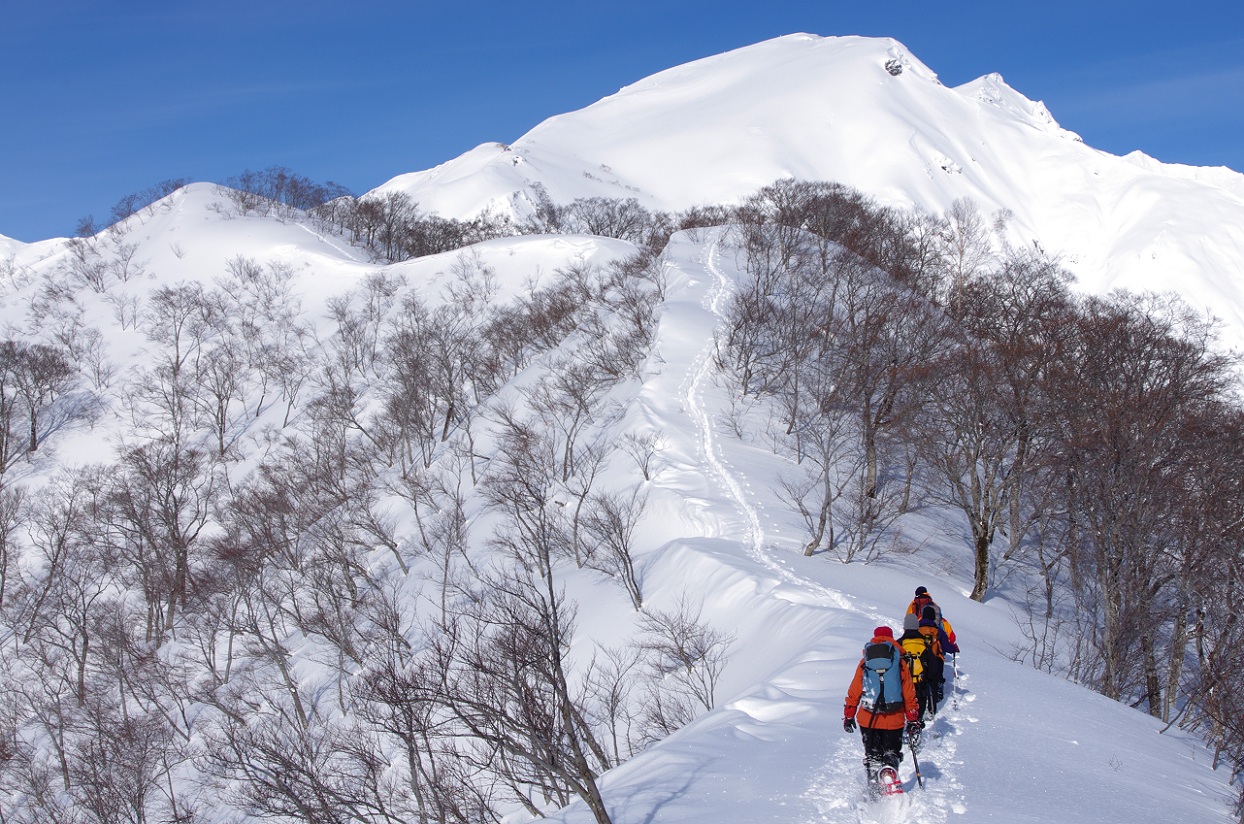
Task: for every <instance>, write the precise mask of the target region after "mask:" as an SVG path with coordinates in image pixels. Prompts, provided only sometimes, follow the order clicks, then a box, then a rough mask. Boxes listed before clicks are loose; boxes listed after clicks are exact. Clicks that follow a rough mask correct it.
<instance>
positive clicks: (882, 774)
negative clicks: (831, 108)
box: [877, 767, 903, 795]
mask: <svg viewBox="0 0 1244 824" xmlns="http://www.w3.org/2000/svg"><path fill="white" fill-rule="evenodd" d="M902 792H903V785H902V783H901V782H900V781H899V780H898V770H896V769H894V768H893V767H882V768H881V770H880V771H879V772H878V773H877V794H878V795H899V794H900V793H902Z"/></svg>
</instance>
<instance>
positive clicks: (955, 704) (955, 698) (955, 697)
mask: <svg viewBox="0 0 1244 824" xmlns="http://www.w3.org/2000/svg"><path fill="white" fill-rule="evenodd" d="M953 667H954V678H955V691H954V693H953V694H952V695H951V699H950V707H951V709H956V710H957V709H959V653H957V652H956V653H955V658H954V662H953Z"/></svg>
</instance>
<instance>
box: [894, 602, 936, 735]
mask: <svg viewBox="0 0 1244 824" xmlns="http://www.w3.org/2000/svg"><path fill="white" fill-rule="evenodd" d="M898 645H899V646H900V647H902V648H903V658H904V659H905V660H906V661H907V668H908V670H910V672H911V680H912V682H913V683H914V684H915V685H916V702H917V703H918V704H919V705H920V721H921V722H923V723H928V719H929V717H930V716H933V715H935V714H936V713H937V702H936V701H935V700H933V699H934V698H935V697H936V696H937V690H936V689H935V688H934V686H933V683H934V679H940V678H941V677H942V676H943V674H944V667H943V664H942V650H941V643H940V640H939V639H938V637H937V635H936V634H929V633H925V632H922V631H921V630H920V619H919V618H918V617H917V616H915V615H912V614H911V613H908V614H907V616H906V617H904V619H903V634H902V635H900V636H899V638H898Z"/></svg>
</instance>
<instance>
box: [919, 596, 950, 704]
mask: <svg viewBox="0 0 1244 824" xmlns="http://www.w3.org/2000/svg"><path fill="white" fill-rule="evenodd" d="M907 613H908V615H915V616H916V617H917V618H919V619H920V631H921V632H922V633H925V634H927V635H929V636H930V637H936V638H937V639H938V647H939V650H938V655H937V660H936V661H935V662H934V669H935V670H936V672H935V673H934V674H933V675H932V676H931V677H930V678H929V686H930V693H931V696H932V703H933V707H934V710H935V711H936V708H937V705H938V704H940V703H941V702H942V699H943V698H945V696H946V656H947V655H957V654H958V653H959V645H958V643H957V642H956V640H955V630H954V628H953V627H952V626H951V625H950V622H949V621H947V620H946V616H944V615H942V608H941V607H940V606H938V605H937V603H936V602H935V601H934V600H933V596H932V595H930V594H929V590H928V589H927V588H925V587H916V597H914V598H913V599H912V601H911V604H909V605H908V607H907Z"/></svg>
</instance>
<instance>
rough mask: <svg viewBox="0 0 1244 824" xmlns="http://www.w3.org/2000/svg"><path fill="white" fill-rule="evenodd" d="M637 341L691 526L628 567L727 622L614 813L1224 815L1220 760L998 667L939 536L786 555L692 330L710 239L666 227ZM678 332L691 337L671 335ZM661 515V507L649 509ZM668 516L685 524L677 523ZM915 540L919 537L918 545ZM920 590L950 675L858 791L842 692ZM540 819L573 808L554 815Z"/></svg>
mask: <svg viewBox="0 0 1244 824" xmlns="http://www.w3.org/2000/svg"><path fill="white" fill-rule="evenodd" d="M667 256H668V260H669V266H670V270H671V272H670V275H671V277H670V289H669V294H668V299H667V301H666V303H665V312H664V315H663V317H662V320H661V332H660V337H659V340H658V344H657V351H658V352H659V353H660V356H661V359H662V360H663V361H664V362H665V363H666V364H667V365H666V367H665V368H664V369H663V370H662V372H661V374H660V375H657V376H654V377H653V378H651V379H650V380H649V381H647V383H646V384H645V386H644V389H643V391H642V393H641V396H642V398H643V399H644V405H645V407H646V409H647V411H648V412H649V414H650V416H651V418H652V419H653V420H655V421H658V422H659V423H661V425H662V427H663V431H664V432H665V433H666V435H667V437H668V439H669V441H668V446H667V449H666V450H665V451H664V452H663V454H666V455H673V456H677V457H676V458H674V459H673V462H672V464H671V465H669V466H666V467H664V468H663V469H662V471H661V473H660V474H659V475H658V477H657V478H656V479H654V484H655V486H656V487H657V490H659V492H658V493H656V494H658V495H659V497H661V498H662V499H664V500H666V501H667V505H668V506H669V507H670V509H671V510H673V511H678V512H681V513H683V514H684V516H686V515H687V513H688V512H694V513H695V514H694V522H695V524H696V525H697V527H698V529H697V530H696V532H697V533H698V534H693V533H691V532H690V531H687V532H685V533H682V534H678V533H675V532H674V531H673V530H672V529H671V530H668V533H669V534H666V535H663V536H661V537H662V540H663V541H664V543H663V544H662V545H661V546H660V548H659V549H658V550H657V551H656V552H655V553H654V557H653V558H652V559H651V566H650V567H649V569H648V572H647V574H648V575H649V576H650V577H651V578H652V579H654V580H655V581H656V582H658V583H657V586H656V588H655V591H654V592H653V593H652V596H653V600H654V602H658V603H659V602H660V601H661V600H662V599H669V598H672V597H676V593H675V592H671V590H677V589H678V588H679V587H682V586H686V587H688V588H694V589H695V590H696V592H697V594H698V595H700V596H702V597H704V598H705V599H706V606H705V611H706V614H710V615H712V616H713V618H714V620H715V621H716V622H720V623H721V624H723V625H726V626H731V627H733V628H734V629H735V631H736V632H737V633H738V638H739V640H738V642H737V643H736V645H735V650H734V657H733V658H732V661H731V664H730V668H729V671H728V678H727V684H726V685H725V689H723V690H722V691H721V693H722V694H724V695H725V696H726V700H724V701H723V702H722V704H721V706H719V708H718V709H716V710H714V711H713V712H710V713H709V714H707V715H706V716H704V717H702V718H700V719H699V720H698V721H696V722H695V723H693V724H692V725H690V726H688V727H686V728H685V729H683V730H681V731H680V732H678V733H676V734H675V735H673V736H671V737H670V738H669V739H667V740H665V741H663V742H661V743H659V744H658V745H656V746H654V747H652V748H651V749H650V750H649V751H647V752H644V753H642V754H640V755H639V756H637V757H636V758H634V759H633V760H631V761H630V762H628V763H626V764H624V765H623V766H621V767H619V768H617V769H615V770H614V771H613V772H611V773H610V774H609V775H607V776H606V778H605V788H606V799H607V800H608V801H610V802H611V804H612V805H613V806H612V811H613V814H614V818H615V821H618V822H628V823H629V822H661V824H681V823H682V822H688V823H689V822H748V823H749V824H769V822H772V823H773V824H778V822H782V823H783V824H789V822H799V824H814V823H819V822H857V821H858V822H873V821H877V822H921V824H931V823H934V822H959V823H961V824H976V822H990V821H1006V822H1050V821H1093V822H1119V824H1123V822H1154V824H1157V822H1176V821H1178V822H1185V821H1186V822H1192V821H1197V822H1213V821H1222V822H1226V821H1228V820H1230V816H1229V814H1228V804H1229V801H1230V797H1231V791H1230V789H1229V787H1228V785H1227V784H1228V781H1229V778H1230V777H1229V775H1227V773H1226V771H1219V772H1217V773H1215V772H1213V771H1212V770H1211V769H1210V754H1209V753H1208V752H1206V751H1205V749H1204V748H1203V747H1202V746H1201V745H1200V744H1198V743H1197V742H1196V741H1194V740H1189V739H1188V738H1187V737H1186V736H1184V735H1182V734H1180V733H1179V732H1177V731H1174V730H1172V731H1166V732H1161V726H1162V725H1161V724H1160V723H1159V722H1157V721H1155V720H1153V719H1152V718H1149V717H1148V716H1145V715H1142V714H1141V713H1138V712H1136V711H1134V710H1131V709H1129V708H1127V707H1124V706H1122V705H1119V704H1116V703H1114V702H1111V701H1109V700H1107V699H1105V698H1102V697H1101V696H1099V695H1096V694H1093V693H1089V692H1086V691H1085V690H1083V689H1081V688H1079V687H1076V686H1074V685H1071V684H1069V683H1067V682H1065V681H1063V680H1061V679H1059V678H1056V677H1054V676H1050V675H1046V674H1044V673H1040V672H1037V671H1035V670H1033V669H1031V668H1029V667H1026V666H1024V665H1023V664H1020V663H1016V662H1015V661H1013V660H1011V652H1012V650H1013V649H1015V648H1016V646H1017V645H1018V643H1019V641H1020V638H1019V632H1018V629H1017V626H1016V624H1015V623H1014V621H1013V620H1012V618H1011V614H1010V608H1009V607H1008V605H1007V604H1006V602H1005V600H1004V599H991V600H990V602H988V603H987V604H978V603H975V602H973V601H970V600H968V599H967V598H966V597H965V595H966V593H967V592H968V590H969V589H970V568H969V558H968V554H967V552H966V549H962V548H961V549H959V550H958V551H957V554H958V556H959V558H958V561H956V560H955V558H956V549H955V548H954V545H953V544H949V543H947V541H946V538H945V537H944V536H942V537H939V536H938V535H936V534H932V533H931V534H928V535H923V536H913V540H916V541H918V542H925V543H927V544H932V545H933V547H932V549H933V550H934V554H936V550H938V549H940V550H941V551H943V552H945V558H946V561H945V563H944V564H943V565H941V567H940V568H938V569H936V570H935V569H932V568H931V566H932V565H931V563H930V559H929V557H928V556H927V555H924V554H920V555H917V556H914V557H912V558H906V559H902V560H887V561H886V562H884V563H878V564H870V565H862V564H851V565H845V566H844V565H841V564H838V563H836V562H834V561H827V560H826V559H824V558H805V557H803V556H802V555H801V554H800V552H799V551H798V539H797V536H798V534H799V533H798V532H797V527H796V525H795V524H794V521H793V518H792V517H791V516H789V515H788V514H787V513H786V512H785V507H784V506H783V505H782V504H781V503H780V502H779V501H778V500H777V499H776V497H775V495H774V491H773V484H772V482H773V477H774V475H775V473H776V472H777V470H778V467H777V466H776V465H775V461H774V459H773V458H772V456H771V455H769V454H768V453H767V451H766V450H764V449H762V448H755V447H751V446H748V445H746V444H744V443H743V442H740V441H739V440H738V439H736V438H733V437H731V436H728V435H726V433H725V431H724V428H723V427H722V425H721V423H720V422H721V420H722V418H723V415H724V411H725V408H726V406H727V405H728V403H729V398H728V397H726V396H725V395H724V394H723V392H722V391H721V390H720V389H719V388H718V387H717V386H716V385H715V384H714V382H713V380H712V377H711V370H710V368H709V365H708V364H709V361H708V360H707V355H708V353H709V345H708V344H707V343H705V340H706V339H705V338H704V337H701V335H700V332H701V331H708V330H710V329H711V328H712V327H713V326H715V324H716V323H717V322H718V319H719V316H718V312H719V311H720V307H721V306H722V305H724V304H723V296H724V295H725V294H726V293H727V292H728V290H730V289H731V288H732V286H733V284H734V282H735V280H736V278H737V277H739V276H740V275H739V273H738V270H737V268H736V266H735V265H734V261H733V257H732V255H730V254H729V253H728V250H727V249H725V248H724V247H723V245H722V244H721V243H720V241H719V240H708V241H707V242H704V243H695V242H692V241H691V239H690V238H688V237H687V236H686V235H681V236H678V237H677V238H676V240H675V242H674V243H673V244H672V245H671V249H670V250H669V251H668V253H667ZM690 330H694V331H690ZM668 520H669V519H667V521H668ZM682 520H683V521H686V520H688V517H684V518H683V519H682ZM926 548H929V547H926ZM918 585H925V586H927V587H928V588H929V590H930V591H931V592H932V593H933V594H934V596H935V597H936V598H937V600H938V602H939V603H940V604H941V605H942V606H943V609H944V611H945V614H946V615H947V617H949V618H951V619H952V620H953V622H954V624H955V629H956V632H957V634H958V636H959V639H960V645H961V647H962V653H961V656H960V659H961V664H960V678H959V681H958V683H957V684H956V686H955V689H954V691H953V692H948V696H949V697H948V699H947V702H946V705H945V707H944V710H943V712H942V713H940V714H939V716H938V717H937V719H936V721H935V722H934V724H933V725H932V726H931V728H930V733H929V735H930V740H929V741H928V742H927V743H926V745H925V746H924V748H923V751H922V752H921V753H920V754H919V762H920V769H921V773H922V776H923V780H924V787H923V788H920V787H918V786H917V784H916V779H915V772H914V769H913V767H912V763H911V756H910V755H908V756H907V757H906V758H905V760H904V764H903V766H902V769H901V770H900V777H901V778H902V780H903V783H904V787H905V789H906V790H907V795H906V796H905V797H904V798H903V799H901V800H894V801H891V800H885V801H881V802H871V803H870V802H865V801H864V800H862V798H861V796H862V792H863V768H862V766H861V763H860V759H861V758H862V755H863V750H862V747H861V745H860V742H859V737H858V735H857V734H852V735H848V734H846V733H844V732H843V730H842V725H841V722H842V705H843V699H844V696H845V695H846V687H847V684H848V683H849V682H850V679H851V675H852V671H853V669H854V667H855V665H856V663H857V662H858V660H859V650H860V647H861V646H862V645H863V643H864V642H865V641H867V640H868V638H870V637H871V631H872V629H873V628H874V627H875V626H877V625H879V624H886V625H889V626H891V627H893V628H895V630H896V633H897V631H899V630H901V627H902V615H903V611H904V610H905V608H906V605H907V602H908V601H909V600H910V596H911V593H912V592H913V591H914V588H915V587H916V586H918ZM552 820H554V821H562V822H566V823H567V824H580V822H588V821H591V817H590V815H588V814H587V811H586V810H576V809H570V810H567V811H565V812H564V813H562V814H560V815H557V816H554V817H553V819H552Z"/></svg>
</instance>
